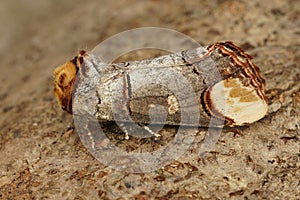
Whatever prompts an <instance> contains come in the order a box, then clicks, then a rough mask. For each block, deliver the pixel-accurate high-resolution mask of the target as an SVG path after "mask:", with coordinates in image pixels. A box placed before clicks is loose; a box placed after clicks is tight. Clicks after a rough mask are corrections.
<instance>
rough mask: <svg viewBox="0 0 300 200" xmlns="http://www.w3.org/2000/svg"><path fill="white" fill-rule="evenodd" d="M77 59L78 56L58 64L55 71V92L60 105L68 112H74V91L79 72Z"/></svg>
mask: <svg viewBox="0 0 300 200" xmlns="http://www.w3.org/2000/svg"><path fill="white" fill-rule="evenodd" d="M77 60H78V56H76V57H75V58H74V59H73V60H70V61H68V62H66V63H65V64H63V65H61V66H58V67H57V68H56V69H55V71H54V79H55V82H54V94H55V97H56V99H57V101H58V104H59V106H60V107H61V108H62V109H63V110H64V111H67V112H68V113H72V93H73V88H74V83H75V79H76V74H77V72H78V65H77Z"/></svg>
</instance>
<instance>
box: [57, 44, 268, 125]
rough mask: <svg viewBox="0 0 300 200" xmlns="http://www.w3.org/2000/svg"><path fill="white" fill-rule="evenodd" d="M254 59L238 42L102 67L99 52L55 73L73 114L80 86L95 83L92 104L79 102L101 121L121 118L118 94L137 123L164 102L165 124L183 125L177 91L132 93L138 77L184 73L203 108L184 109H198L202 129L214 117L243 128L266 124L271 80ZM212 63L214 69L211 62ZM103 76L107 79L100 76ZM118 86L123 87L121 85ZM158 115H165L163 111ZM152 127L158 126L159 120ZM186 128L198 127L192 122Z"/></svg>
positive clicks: (145, 120) (123, 107) (61, 98)
mask: <svg viewBox="0 0 300 200" xmlns="http://www.w3.org/2000/svg"><path fill="white" fill-rule="evenodd" d="M251 59H252V57H251V56H250V55H248V54H247V53H245V52H244V51H243V50H242V49H241V48H240V47H238V46H236V45H234V44H233V43H232V42H220V43H215V44H212V45H209V46H207V47H205V48H204V50H203V49H201V50H199V49H194V50H186V51H182V52H179V53H175V54H170V55H166V56H162V57H158V58H154V59H151V60H142V61H133V62H126V63H113V64H109V65H106V64H104V63H102V62H101V61H100V60H99V59H98V58H97V57H96V56H94V55H93V54H91V53H88V52H85V51H81V52H80V53H79V55H78V56H76V57H75V58H74V59H72V60H71V61H68V62H67V63H65V64H63V65H61V66H59V67H57V68H56V69H55V72H54V76H55V84H54V94H55V96H56V99H57V101H58V103H59V105H60V107H61V108H62V109H63V110H65V111H67V112H68V113H72V112H73V111H74V109H72V106H73V100H74V99H72V94H73V96H74V93H76V92H78V91H79V92H80V90H82V88H81V89H80V88H79V89H78V88H76V89H75V85H76V84H82V82H83V81H84V82H88V81H89V80H90V81H91V83H87V84H86V85H85V90H87V89H88V88H89V87H92V86H93V87H94V88H96V89H95V91H94V92H93V93H89V95H90V96H89V97H88V98H89V99H90V100H91V101H89V103H88V105H85V100H84V99H80V98H79V99H78V100H77V101H78V102H79V103H77V105H82V108H81V110H87V112H88V113H90V114H91V115H93V116H94V117H95V118H97V120H99V121H115V120H116V119H115V118H114V113H113V109H112V106H111V105H110V104H111V102H112V99H113V98H115V97H113V96H114V95H115V94H118V95H119V97H118V98H121V99H122V98H124V99H129V100H128V101H121V102H120V107H119V112H120V113H122V112H126V113H128V115H130V117H131V118H132V119H133V120H134V121H135V122H137V123H143V124H148V123H150V121H151V119H150V118H149V109H150V108H152V107H153V106H155V105H157V104H159V105H163V106H165V107H167V109H166V110H167V112H168V115H167V117H166V120H165V121H164V123H165V124H169V125H182V123H181V121H180V116H181V110H180V109H179V107H180V104H179V102H178V100H177V98H176V95H174V92H172V91H170V90H168V89H166V88H165V87H163V86H159V85H157V84H151V85H148V86H145V87H141V88H139V89H138V90H136V91H134V92H132V91H131V90H132V84H133V83H132V81H133V80H134V78H136V76H139V75H140V74H143V76H145V78H147V77H148V78H149V77H150V78H153V79H157V78H159V77H157V76H154V75H153V74H151V73H152V72H153V71H154V70H156V71H157V70H159V69H162V68H164V67H165V66H168V67H171V68H172V69H174V70H176V71H177V72H179V73H180V74H182V76H184V77H185V78H186V79H187V80H188V82H189V84H190V85H191V86H192V88H193V90H194V93H195V95H196V97H197V104H195V105H191V106H190V107H189V108H187V107H185V108H184V109H183V110H186V111H184V112H190V113H191V115H192V114H193V111H194V110H197V111H198V112H197V113H200V117H199V119H200V120H199V123H198V124H197V125H199V126H204V127H205V126H208V124H209V121H210V118H211V117H214V118H217V119H218V118H219V119H223V120H224V121H225V125H226V126H243V125H247V124H251V123H253V122H255V121H258V120H260V119H261V118H263V117H264V116H265V115H266V113H267V110H268V104H267V98H266V95H265V81H264V79H263V78H262V77H261V76H260V74H259V68H258V67H257V66H255V65H254V64H253V63H252V62H251ZM208 60H210V61H212V62H213V63H214V66H212V65H211V64H207V63H208V62H207V61H208ZM209 63H211V62H209ZM213 67H214V68H215V69H217V70H214V69H213ZM147 70H148V71H147ZM145 71H146V72H145ZM215 71H216V72H215ZM95 72H96V73H95ZM144 72H145V73H144ZM214 73H219V74H220V75H221V78H216V77H217V75H216V76H215V75H214ZM99 75H101V78H100V77H98V78H96V77H95V76H99ZM166 77H167V78H169V82H171V83H173V82H174V85H176V84H180V83H178V81H177V80H176V79H177V78H176V77H174V76H166ZM140 78H141V77H140ZM142 78H143V77H142ZM163 78H165V77H164V76H163ZM75 79H76V81H75ZM94 80H97V81H96V82H95V81H94ZM118 80H119V81H118ZM116 82H118V83H119V86H116ZM112 88H114V89H112ZM187 98H188V97H187ZM154 114H155V113H154ZM156 114H157V115H158V116H159V115H161V113H160V112H159V111H157V113H156ZM120 115H122V114H120ZM126 120H127V119H124V121H125V122H126ZM152 123H156V122H155V120H154V122H153V120H152ZM157 123H160V121H157ZM185 124H187V125H193V124H189V123H188V122H185ZM220 125H223V124H220Z"/></svg>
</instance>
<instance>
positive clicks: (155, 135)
mask: <svg viewBox="0 0 300 200" xmlns="http://www.w3.org/2000/svg"><path fill="white" fill-rule="evenodd" d="M142 127H143V128H144V129H145V130H146V131H147V132H148V133H150V134H151V135H153V136H154V137H155V138H159V137H161V135H160V134H159V133H155V132H153V131H152V130H151V129H150V128H149V127H148V126H145V125H142Z"/></svg>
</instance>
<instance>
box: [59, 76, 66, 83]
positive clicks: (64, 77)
mask: <svg viewBox="0 0 300 200" xmlns="http://www.w3.org/2000/svg"><path fill="white" fill-rule="evenodd" d="M65 80H66V74H65V73H62V74H61V75H60V76H59V85H61V86H63V85H64V82H65Z"/></svg>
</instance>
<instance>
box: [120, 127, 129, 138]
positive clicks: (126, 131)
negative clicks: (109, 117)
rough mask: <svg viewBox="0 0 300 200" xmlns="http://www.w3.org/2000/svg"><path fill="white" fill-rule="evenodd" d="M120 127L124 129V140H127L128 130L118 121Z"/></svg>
mask: <svg viewBox="0 0 300 200" xmlns="http://www.w3.org/2000/svg"><path fill="white" fill-rule="evenodd" d="M120 128H121V129H122V130H123V131H124V138H125V140H129V134H128V130H127V129H126V127H125V124H124V123H120Z"/></svg>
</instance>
